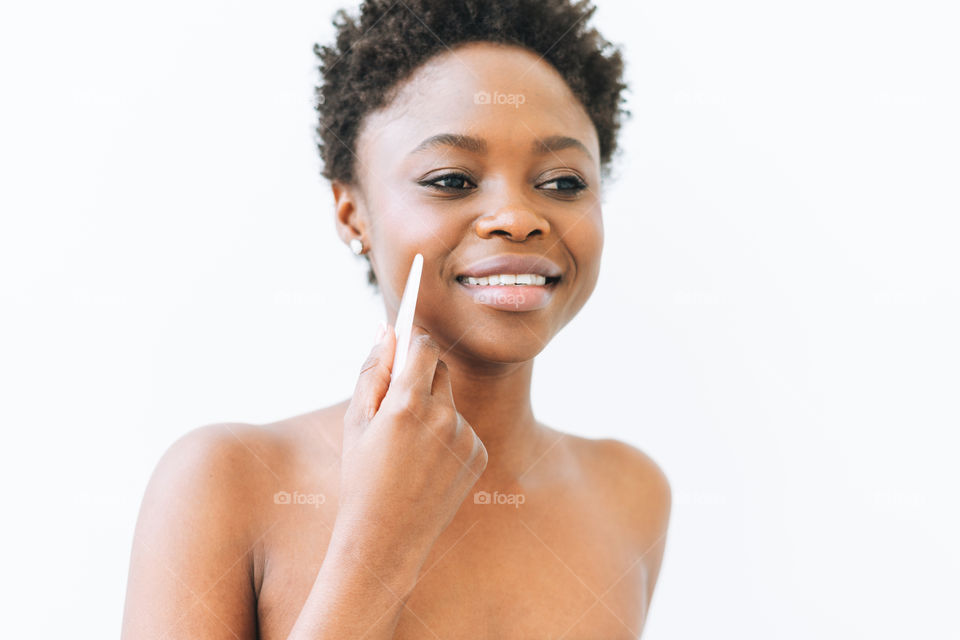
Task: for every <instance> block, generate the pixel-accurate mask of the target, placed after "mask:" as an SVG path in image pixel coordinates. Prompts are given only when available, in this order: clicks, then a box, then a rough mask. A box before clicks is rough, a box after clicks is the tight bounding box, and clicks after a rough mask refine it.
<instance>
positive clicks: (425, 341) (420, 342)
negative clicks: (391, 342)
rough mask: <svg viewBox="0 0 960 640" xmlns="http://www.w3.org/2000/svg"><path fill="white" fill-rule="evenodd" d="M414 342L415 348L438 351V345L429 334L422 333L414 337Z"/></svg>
mask: <svg viewBox="0 0 960 640" xmlns="http://www.w3.org/2000/svg"><path fill="white" fill-rule="evenodd" d="M415 343H416V345H417V348H419V349H425V350H427V351H431V352H433V353H440V345H439V344H437V341H436V340H434V339H433V337H431V336H430V334H427V333H422V334H420V335H418V336H417V337H416V338H415Z"/></svg>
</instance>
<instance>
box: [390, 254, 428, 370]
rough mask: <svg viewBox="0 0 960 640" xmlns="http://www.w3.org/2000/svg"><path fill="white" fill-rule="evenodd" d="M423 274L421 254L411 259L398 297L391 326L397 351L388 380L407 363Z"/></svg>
mask: <svg viewBox="0 0 960 640" xmlns="http://www.w3.org/2000/svg"><path fill="white" fill-rule="evenodd" d="M422 272H423V254H420V253H418V254H417V255H415V256H414V257H413V265H411V267H410V275H408V276H407V285H406V286H405V287H404V288H403V295H402V296H401V297H400V308H399V309H398V310H397V321H396V322H395V323H394V325H393V331H394V335H396V336H397V350H396V352H395V353H394V355H393V368H392V369H391V370H390V378H391V379H393V378H394V377H395V376H398V375H400V372H401V371H403V366H404V365H405V364H406V363H407V352H408V351H409V350H410V334H411V332H412V331H413V314H414V312H415V311H416V308H417V296H418V295H419V293H420V274H421V273H422Z"/></svg>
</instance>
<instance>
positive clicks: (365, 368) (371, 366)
mask: <svg viewBox="0 0 960 640" xmlns="http://www.w3.org/2000/svg"><path fill="white" fill-rule="evenodd" d="M378 372H379V373H389V370H388V369H387V365H386V364H384V363H383V361H382V360H381V359H380V358H379V357H377V355H376V354H371V355H370V356H368V357H367V359H366V360H364V361H363V365H361V366H360V377H364V376H365V375H370V374H375V373H378Z"/></svg>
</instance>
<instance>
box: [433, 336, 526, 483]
mask: <svg viewBox="0 0 960 640" xmlns="http://www.w3.org/2000/svg"><path fill="white" fill-rule="evenodd" d="M442 359H443V361H444V362H446V363H447V366H448V367H449V369H450V381H451V385H452V387H453V399H454V404H455V405H456V407H457V411H458V412H459V413H460V415H462V416H463V417H464V419H465V420H466V421H467V422H468V423H470V426H471V427H473V430H474V431H475V432H476V434H477V436H478V437H479V438H480V440H481V441H482V442H483V444H484V446H485V447H486V449H487V468H486V470H485V471H484V474H483V480H481V482H482V483H487V482H493V483H501V484H509V483H514V482H517V481H519V480H520V479H521V477H522V476H523V474H525V473H526V471H527V470H528V469H529V467H530V465H531V464H532V463H533V461H534V459H535V456H533V455H532V454H533V450H534V447H535V446H536V444H537V441H538V439H539V438H541V437H542V436H543V435H544V431H545V429H544V428H543V427H542V426H541V425H540V424H539V423H538V422H537V421H536V419H535V418H534V416H533V410H532V408H531V404H530V380H531V377H532V375H533V360H529V361H526V362H519V363H507V364H504V363H489V362H484V363H478V362H475V361H474V362H468V361H465V360H464V359H463V358H462V356H461V355H459V354H456V353H455V352H453V351H450V352H448V353H446V354H445V355H444V356H443V358H442Z"/></svg>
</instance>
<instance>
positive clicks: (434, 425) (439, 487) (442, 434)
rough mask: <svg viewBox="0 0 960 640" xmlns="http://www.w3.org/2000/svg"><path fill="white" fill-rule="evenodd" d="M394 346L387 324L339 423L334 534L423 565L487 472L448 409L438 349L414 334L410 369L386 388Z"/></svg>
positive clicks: (471, 435)
mask: <svg viewBox="0 0 960 640" xmlns="http://www.w3.org/2000/svg"><path fill="white" fill-rule="evenodd" d="M395 348H396V339H395V337H394V332H393V328H392V327H390V326H387V328H386V335H385V336H384V337H383V338H382V339H381V340H380V341H379V343H378V344H377V345H375V346H374V348H373V350H372V352H371V353H370V356H369V357H368V358H367V360H366V362H364V364H363V367H362V369H361V372H360V376H359V379H358V381H357V385H356V389H355V390H354V393H353V399H352V401H351V402H350V406H349V407H348V408H347V411H346V414H345V415H344V424H343V453H342V459H341V470H340V476H341V478H340V509H339V511H338V514H337V522H336V525H335V529H334V530H335V533H337V532H339V533H340V534H341V535H349V536H350V537H351V538H353V539H354V542H356V539H357V538H358V537H359V539H360V540H362V541H364V542H369V543H371V545H372V546H370V547H367V548H374V547H378V548H380V549H388V550H397V549H404V550H405V551H406V552H410V553H413V554H414V555H415V556H416V555H417V552H419V553H420V554H422V556H423V558H425V557H426V553H427V552H429V549H430V547H431V546H432V545H433V542H434V541H435V540H436V539H437V537H438V536H439V535H440V533H441V532H442V531H443V530H444V529H445V528H446V527H447V525H449V524H450V522H451V521H452V520H453V517H454V515H455V514H456V512H457V510H458V509H459V508H460V505H461V503H462V502H463V500H464V498H465V497H466V496H467V494H468V493H469V492H470V489H471V488H472V487H473V486H474V484H475V483H476V481H477V479H478V478H479V477H480V475H481V474H482V473H483V470H484V469H485V468H486V465H487V451H486V448H485V447H484V446H483V443H482V442H481V441H480V438H478V437H477V434H476V433H475V432H474V430H473V428H472V427H471V426H470V425H469V424H468V423H467V421H466V420H464V418H463V416H461V415H460V414H459V413H458V412H457V409H456V407H455V406H454V402H453V389H452V387H451V384H450V372H449V370H448V369H447V365H446V363H444V362H443V361H442V360H440V359H439V358H440V347H439V345H437V343H436V342H435V341H434V340H433V339H432V338H431V337H430V335H429V334H428V333H427V332H426V331H425V330H423V329H422V328H421V327H419V326H415V327H414V329H413V333H412V335H411V342H410V350H409V353H408V356H407V364H406V366H405V368H404V370H403V371H402V372H400V373H399V374H398V375H397V376H395V377H394V379H393V381H392V382H391V380H390V374H391V366H392V362H393V355H394V351H395ZM338 530H339V531H338ZM364 546H365V547H366V545H364Z"/></svg>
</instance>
